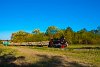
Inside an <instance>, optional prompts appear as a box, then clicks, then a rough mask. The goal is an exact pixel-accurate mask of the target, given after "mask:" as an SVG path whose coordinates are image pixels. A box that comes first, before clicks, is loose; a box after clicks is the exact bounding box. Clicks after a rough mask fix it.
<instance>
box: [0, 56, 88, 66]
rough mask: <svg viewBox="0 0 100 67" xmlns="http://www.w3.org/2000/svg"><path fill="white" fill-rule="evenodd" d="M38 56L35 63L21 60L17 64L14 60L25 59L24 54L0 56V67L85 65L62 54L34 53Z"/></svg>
mask: <svg viewBox="0 0 100 67" xmlns="http://www.w3.org/2000/svg"><path fill="white" fill-rule="evenodd" d="M36 56H37V57H39V58H40V60H39V61H37V62H36V63H32V64H31V63H26V62H23V63H21V65H17V64H16V63H14V61H16V60H19V61H23V60H25V57H24V56H19V57H15V56H14V55H12V54H7V55H3V56H0V67H86V66H84V65H81V64H79V63H76V62H68V61H65V60H64V58H63V57H62V56H51V57H49V56H47V55H36Z"/></svg>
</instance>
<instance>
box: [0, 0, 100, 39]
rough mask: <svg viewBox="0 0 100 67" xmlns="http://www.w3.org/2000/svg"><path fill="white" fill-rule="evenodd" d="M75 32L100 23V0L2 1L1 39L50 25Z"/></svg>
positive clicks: (0, 0) (0, 1)
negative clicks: (21, 31) (69, 28)
mask: <svg viewBox="0 0 100 67" xmlns="http://www.w3.org/2000/svg"><path fill="white" fill-rule="evenodd" d="M52 25H53V26H57V27H58V28H60V29H64V28H66V27H68V26H70V27H71V28H72V29H73V30H74V31H78V30H80V29H82V28H86V29H87V30H91V29H96V28H97V26H100V0H0V39H10V36H11V33H12V32H16V31H19V30H24V31H26V32H31V31H32V30H34V29H37V28H38V29H40V30H41V31H44V32H45V31H46V29H47V27H48V26H52Z"/></svg>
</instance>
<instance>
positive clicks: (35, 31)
mask: <svg viewBox="0 0 100 67" xmlns="http://www.w3.org/2000/svg"><path fill="white" fill-rule="evenodd" d="M32 33H34V34H39V33H40V30H39V29H35V30H33V31H32Z"/></svg>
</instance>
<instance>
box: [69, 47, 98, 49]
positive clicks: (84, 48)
mask: <svg viewBox="0 0 100 67" xmlns="http://www.w3.org/2000/svg"><path fill="white" fill-rule="evenodd" d="M68 49H79V50H80V49H97V50H100V47H80V48H78V47H76V48H74V47H73V48H68Z"/></svg>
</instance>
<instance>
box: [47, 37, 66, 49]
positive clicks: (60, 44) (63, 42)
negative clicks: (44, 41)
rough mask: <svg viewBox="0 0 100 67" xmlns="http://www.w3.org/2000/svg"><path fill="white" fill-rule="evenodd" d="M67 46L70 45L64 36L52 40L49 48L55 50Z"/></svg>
mask: <svg viewBox="0 0 100 67" xmlns="http://www.w3.org/2000/svg"><path fill="white" fill-rule="evenodd" d="M67 46H68V43H67V41H66V40H65V38H64V37H63V36H62V37H61V38H59V39H58V38H57V39H55V38H54V39H51V40H50V41H49V45H48V47H55V48H65V47H67Z"/></svg>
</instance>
